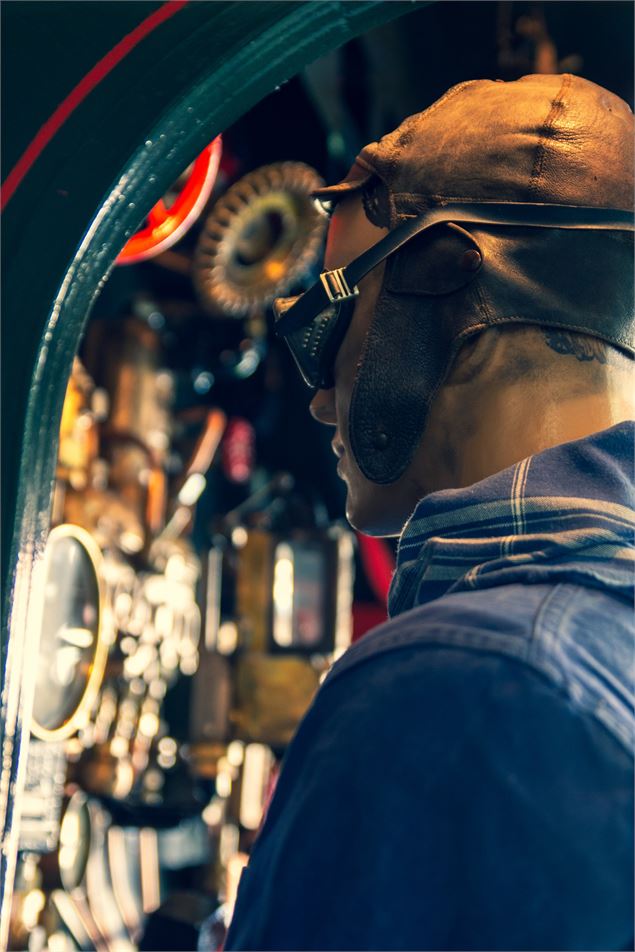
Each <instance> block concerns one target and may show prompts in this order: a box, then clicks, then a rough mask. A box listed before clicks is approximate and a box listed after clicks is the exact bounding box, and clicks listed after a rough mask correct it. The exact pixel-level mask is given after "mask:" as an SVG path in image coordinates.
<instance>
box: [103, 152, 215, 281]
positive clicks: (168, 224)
mask: <svg viewBox="0 0 635 952" xmlns="http://www.w3.org/2000/svg"><path fill="white" fill-rule="evenodd" d="M221 153H222V140H221V136H217V137H216V138H215V139H214V141H213V142H210V144H209V145H208V146H206V148H205V149H203V151H202V152H201V154H200V155H199V156H198V158H197V159H196V160H195V162H194V164H193V166H192V171H191V172H190V175H189V176H188V179H187V182H186V183H185V185H184V186H183V188H182V189H181V191H180V192H179V194H178V195H177V196H176V198H175V199H174V201H173V202H172V204H171V205H170V207H169V208H168V207H167V206H166V204H165V202H164V201H163V199H160V200H159V201H158V202H157V203H156V205H154V206H153V207H152V209H151V210H150V212H149V214H148V216H147V218H146V223H145V225H144V227H143V228H142V229H141V230H140V231H138V232H137V233H136V234H135V235H133V236H132V238H130V239H129V240H128V241H127V242H126V244H125V245H124V248H123V250H122V251H121V253H120V254H119V256H118V257H117V264H135V263H136V262H138V261H146V260H147V259H148V258H154V257H155V256H156V255H158V254H161V252H162V251H166V250H167V249H168V248H171V247H172V245H174V244H176V242H177V241H178V240H179V239H180V238H182V237H183V235H184V234H185V233H186V232H187V231H188V229H189V228H190V227H191V226H192V225H193V224H194V222H195V221H196V219H197V218H198V216H199V215H200V213H201V211H202V210H203V208H204V206H205V204H206V202H207V200H208V198H209V196H210V194H211V191H212V188H213V187H214V182H215V181H216V175H217V173H218V166H219V164H220V158H221Z"/></svg>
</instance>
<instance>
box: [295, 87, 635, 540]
mask: <svg viewBox="0 0 635 952" xmlns="http://www.w3.org/2000/svg"><path fill="white" fill-rule="evenodd" d="M632 183H633V173H632V113H631V112H630V110H629V109H628V107H627V106H626V104H625V103H623V102H622V101H621V100H619V99H618V98H617V97H615V96H613V95H612V94H611V93H609V92H607V91H606V90H603V89H601V88H600V87H598V86H595V85H594V84H592V83H589V82H587V81H585V80H581V79H576V78H575V77H572V76H564V77H563V76H560V77H557V76H528V77H524V78H523V79H522V80H519V81H517V82H516V83H498V82H496V83H494V82H489V81H476V82H473V83H464V84H460V85H459V86H457V87H454V88H453V89H451V90H450V91H449V92H448V93H447V94H446V95H445V96H444V97H442V99H441V100H439V101H438V102H437V103H435V104H434V105H433V106H431V107H430V108H429V109H428V110H426V111H425V112H423V113H421V114H418V115H416V116H413V117H410V118H409V119H407V120H406V121H405V122H404V123H403V124H402V125H401V126H400V127H399V128H398V129H397V130H396V131H395V132H394V133H391V134H390V135H388V136H386V137H384V138H383V139H382V140H380V142H378V143H373V144H371V145H370V146H367V147H366V148H365V149H364V150H362V152H361V153H360V156H359V157H358V159H357V161H356V163H355V165H354V167H353V169H352V170H351V173H349V176H348V177H347V179H346V180H345V181H344V182H343V183H340V185H338V186H334V187H332V188H331V189H325V190H323V191H322V193H321V194H322V196H323V197H328V198H330V199H336V200H337V201H338V204H337V206H336V210H335V212H334V215H333V218H332V222H331V229H330V232H329V239H328V244H327V253H326V261H325V266H326V268H327V269H328V270H329V271H331V270H333V269H341V268H343V267H344V266H346V265H348V264H349V262H350V261H351V260H352V259H355V258H356V257H357V256H358V255H359V254H360V253H361V252H363V251H365V250H366V249H367V248H369V247H372V246H373V245H375V243H376V242H377V241H378V239H380V238H381V237H382V236H384V235H387V234H390V235H397V234H398V233H399V231H400V230H401V231H403V230H404V228H405V229H409V228H410V224H408V223H414V224H415V227H417V228H418V227H419V225H418V224H417V223H418V222H422V223H423V225H424V226H425V225H426V221H425V220H426V216H428V217H429V216H430V214H431V213H432V214H437V215H438V214H439V212H441V214H442V213H443V209H445V208H448V209H449V208H451V209H452V210H453V211H452V215H453V216H455V217H454V220H452V218H450V217H448V220H447V221H445V222H442V223H437V224H434V225H433V226H432V227H426V228H425V230H422V231H421V233H420V234H418V235H417V236H416V237H414V238H411V239H409V240H408V241H407V242H406V243H404V245H403V247H401V248H400V249H399V250H398V251H397V252H396V253H394V254H389V255H388V257H386V258H385V261H384V262H383V263H382V264H381V265H379V266H377V267H375V268H374V269H373V270H370V272H369V273H368V274H367V276H366V277H365V278H364V279H363V280H362V281H360V282H359V291H360V294H359V297H357V298H356V299H355V300H354V302H352V301H350V302H348V307H349V310H350V311H352V307H353V303H354V312H353V316H352V320H351V323H350V327H349V328H348V331H347V333H346V336H345V337H344V339H343V342H342V343H341V345H339V339H337V335H335V338H336V339H337V343H338V345H339V350H338V351H337V357H336V359H335V387H334V389H332V390H324V389H322V390H320V391H318V393H317V394H316V396H315V398H314V400H313V403H312V409H313V412H314V415H315V416H317V417H318V418H319V419H321V420H323V421H324V422H330V423H335V424H336V425H337V430H336V437H335V441H334V443H335V447H336V449H337V450H338V453H339V452H341V451H342V450H343V451H344V454H343V461H342V462H341V463H340V464H339V467H340V472H341V475H342V476H343V477H344V479H345V480H346V482H347V486H348V489H349V496H348V514H349V518H351V521H352V522H353V524H355V525H357V527H358V528H361V529H365V530H366V531H371V532H374V533H384V534H392V533H396V532H399V531H400V529H401V527H402V525H403V523H404V522H405V520H406V519H407V517H408V515H409V514H410V512H411V511H412V509H413V508H414V505H415V504H416V502H417V501H418V499H420V498H421V497H422V496H423V495H425V494H426V493H427V492H430V491H433V490H435V489H440V488H451V487H452V486H456V485H465V484H466V483H465V480H467V481H471V482H473V481H475V473H476V474H477V475H476V478H481V477H482V476H486V475H488V474H489V472H494V471H495V468H496V467H497V468H501V464H502V465H509V464H511V462H513V461H514V458H509V453H502V454H498V457H499V458H497V459H493V458H491V459H490V464H491V466H490V468H489V471H488V466H487V465H485V466H483V465H480V466H479V465H477V466H475V465H474V460H473V457H474V452H470V451H468V447H469V445H470V443H474V440H476V444H475V446H476V448H477V449H478V447H479V446H480V447H481V455H483V453H485V454H486V455H488V456H489V457H493V456H496V455H497V454H496V453H493V452H492V448H491V446H490V448H489V449H488V448H487V447H486V444H487V443H488V441H487V440H485V439H484V436H483V428H484V424H487V426H489V429H490V432H491V431H492V430H493V429H495V428H496V426H497V423H498V422H501V423H502V416H504V417H505V420H506V423H505V425H506V427H507V428H508V429H509V426H510V419H509V406H508V403H509V401H510V400H511V402H512V405H515V404H517V405H518V410H517V412H516V413H515V415H514V414H512V419H513V420H515V425H516V426H517V427H518V434H517V438H516V440H515V442H516V451H517V452H519V453H520V454H521V455H516V456H515V459H520V458H523V455H527V453H524V454H523V450H525V449H526V450H527V451H528V453H531V452H536V451H537V449H538V448H544V446H542V445H541V443H544V441H545V439H546V437H545V434H544V432H543V434H542V436H541V438H540V439H539V440H538V447H536V442H535V441H534V442H530V441H529V442H528V441H527V440H525V439H523V435H524V434H526V433H527V432H531V431H532V429H533V427H532V425H531V422H530V417H531V412H532V406H534V407H535V406H536V400H537V398H538V397H539V396H542V397H543V398H544V397H546V395H547V394H549V395H550V400H551V404H550V405H551V407H552V411H553V410H554V408H555V410H556V411H557V409H558V406H560V408H561V409H560V417H562V416H563V413H564V411H565V406H564V404H563V401H565V400H566V397H565V390H563V389H562V388H563V386H564V385H565V383H566V382H567V381H568V383H567V387H568V390H566V392H568V393H572V392H574V391H575V390H576V387H577V392H578V393H581V392H583V391H584V388H585V387H586V388H587V391H588V393H591V392H595V393H598V392H600V390H601V389H602V388H601V386H600V384H599V379H598V375H597V373H596V372H595V371H596V368H593V372H594V374H595V376H594V377H593V382H592V383H591V379H590V376H589V371H590V367H589V364H590V362H589V361H588V360H587V361H586V364H587V366H586V368H585V369H584V371H582V366H581V365H582V363H585V362H584V361H580V360H577V359H575V356H574V359H573V363H571V362H570V366H569V368H568V369H567V371H566V372H565V371H564V370H563V369H562V368H556V367H555V365H554V364H553V361H554V360H555V359H556V356H557V355H558V353H559V352H560V353H562V350H563V345H562V341H560V342H558V341H557V340H556V337H555V336H554V335H558V334H560V335H562V334H565V335H566V334H568V335H569V344H571V341H575V339H576V337H575V335H578V334H580V333H582V334H588V335H590V336H589V339H590V340H591V342H592V344H594V345H596V346H597V348H600V350H597V353H598V354H600V351H601V353H602V354H603V355H606V353H608V351H607V349H606V347H605V345H607V344H608V345H612V348H609V349H610V350H611V353H614V354H615V356H614V358H611V361H610V365H611V366H612V365H613V364H615V365H616V366H618V365H619V366H620V367H621V366H622V363H621V358H620V354H619V352H620V350H621V351H623V352H624V353H631V354H632V353H633V352H634V341H633V320H632V318H633V314H632V287H631V283H630V282H629V270H630V272H631V273H632V250H631V248H630V247H629V244H628V242H627V241H625V240H624V239H625V237H627V236H626V235H625V231H624V229H625V228H626V227H628V226H627V225H625V221H626V220H627V219H628V216H625V215H624V214H622V216H621V219H619V216H617V217H618V219H619V220H618V221H617V222H616V221H615V216H613V218H611V216H610V215H609V216H607V215H605V214H604V213H602V212H601V211H599V209H602V208H604V209H607V208H608V209H622V210H625V209H629V208H630V207H632V188H633V184H632ZM475 203H476V204H475ZM489 203H495V204H489ZM501 203H503V204H502V205H501ZM562 206H574V212H573V216H572V217H571V216H570V214H569V211H568V210H567V208H564V209H563V208H562ZM589 206H591V208H589ZM501 208H502V209H503V211H502V212H501ZM466 209H467V211H466ZM474 209H476V210H477V211H479V214H480V217H479V215H474V214H472V217H471V218H470V210H474ZM488 209H491V213H490V215H489V216H488V214H487V212H488ZM492 215H493V218H491V216H492ZM501 215H502V218H501ZM603 215H604V218H602V216H603ZM496 216H498V217H496ZM554 216H555V217H554ZM598 216H599V217H598ZM505 217H507V218H508V219H509V221H507V222H506V224H504V225H500V226H499V225H498V224H493V223H494V222H501V221H504V219H505ZM490 219H491V220H490ZM510 225H511V227H510ZM554 225H556V226H557V227H553V226H554ZM536 226H539V227H536ZM545 226H546V227H545ZM571 226H573V227H571ZM631 227H632V226H631ZM610 228H612V229H613V231H608V230H607V229H610ZM352 268H353V270H354V268H355V265H353V266H352ZM360 273H361V272H360ZM345 277H346V273H345ZM336 278H337V276H336ZM631 280H632V279H631ZM338 282H339V278H337V280H336V292H335V293H336V296H337V294H339V293H341V292H340V291H339V290H338V289H337V288H338ZM344 288H345V289H346V281H345V282H344ZM306 297H307V298H309V297H310V295H307V296H306ZM337 306H338V305H337V303H336V304H335V305H334V307H337ZM330 326H332V324H329V322H328V320H327V319H326V318H325V317H322V318H321V319H320V320H319V321H315V322H314V323H313V325H311V327H312V330H311V333H310V334H309V335H308V336H307V335H306V333H305V337H304V338H303V340H304V342H305V343H306V344H307V346H308V349H311V352H312V353H315V352H318V351H319V342H320V340H325V339H328V328H329V327H330ZM537 327H540V328H550V329H551V331H550V333H551V334H552V341H551V343H552V344H553V345H554V346H549V345H548V343H547V338H546V337H545V333H544V332H543V331H538V330H537ZM325 328H326V334H325ZM501 328H508V330H507V331H506V332H505V333H501V332H500V329H501ZM534 328H536V329H534ZM283 333H284V332H283ZM572 335H573V336H572ZM296 337H297V334H296ZM599 342H603V344H600V343H599ZM297 344H298V342H297V340H296V352H297ZM301 345H302V342H300V346H301ZM576 346H577V345H576ZM613 348H615V351H613ZM305 349H306V348H305ZM565 350H566V346H565ZM572 353H573V352H572ZM504 354H505V355H506V356H505V357H503V355H504ZM530 354H531V359H530V358H529V355H530ZM296 355H297V354H296ZM523 355H524V356H523ZM603 359H604V357H603ZM625 359H627V358H625ZM573 364H578V365H579V366H577V367H576V374H575V375H574V376H576V379H578V383H577V384H575V385H573V382H572V370H571V367H573ZM596 364H597V367H600V366H604V367H605V368H606V367H608V366H609V364H607V363H606V360H605V363H604V364H600V362H599V359H598V361H596ZM511 366H513V367H515V368H516V369H515V373H516V375H517V382H518V380H520V379H521V377H522V379H523V386H524V391H523V393H524V397H523V396H522V395H521V394H520V393H519V392H518V386H516V387H515V388H512V390H513V392H512V390H510V387H511V386H512V384H513V382H514V381H513V379H512V377H510V367H511ZM496 367H498V376H496V373H495V372H494V369H495V368H496ZM521 367H524V368H525V373H524V375H520V368H521ZM538 367H540V368H541V369H540V372H538ZM477 370H478V372H477ZM530 370H531V372H529V371H530ZM580 372H583V375H586V378H588V379H587V384H584V385H581V384H580V382H579V378H580ZM606 372H607V371H606V370H605V371H604V375H605V376H606ZM501 375H502V376H501ZM519 375H520V376H519ZM512 376H513V375H512ZM591 376H593V374H592V375H591ZM486 380H487V387H489V389H490V391H491V393H490V397H491V399H490V401H489V402H490V404H491V405H490V407H489V412H490V413H492V412H493V413H495V414H496V417H495V418H492V419H490V420H489V421H484V420H483V419H482V415H480V416H479V415H478V413H477V414H476V415H475V412H476V411H475V406H476V404H481V403H482V402H483V398H484V397H485V396H486V395H487V389H483V388H484V381H486ZM497 380H498V381H499V383H500V382H501V381H503V380H504V381H505V386H503V387H502V389H501V387H498V389H497V387H496V381H497ZM529 380H531V381H533V383H532V385H531V386H529V385H528V381H529ZM479 387H480V389H479ZM572 387H573V390H572ZM581 387H582V389H581ZM598 387H599V390H598ZM495 392H498V393H499V398H498V401H499V402H498V405H497V403H496V399H495V398H494V393H495ZM503 392H504V393H505V400H506V401H507V402H506V403H505V404H504V405H501V404H500V400H501V399H502V397H501V394H502V393H503ZM479 395H480V396H479ZM477 396H478V399H477ZM571 410H572V407H571V405H570V401H569V403H568V411H569V412H571ZM580 410H581V407H580V406H578V411H580ZM540 412H541V413H542V417H543V418H544V417H545V415H546V416H547V417H549V418H550V423H549V426H550V428H551V429H552V430H553V429H554V423H553V412H550V413H547V412H546V410H545V409H544V408H542V410H541V411H540ZM589 412H590V410H589V407H587V410H586V413H587V415H588V413H589ZM594 412H595V411H594ZM591 415H593V414H591ZM574 416H575V414H574ZM600 416H601V414H600ZM523 417H524V419H523ZM598 422H599V424H600V425H599V426H597V427H596V428H597V429H601V428H602V427H603V425H610V423H606V422H604V423H603V422H602V421H601V420H600V419H599V417H598ZM613 422H614V421H613ZM475 430H476V431H477V432H478V433H479V434H480V437H479V438H478V439H477V438H476V436H475ZM574 430H575V426H574ZM563 432H564V433H565V436H564V439H567V438H570V439H573V438H575V436H569V437H567V436H566V432H569V431H565V430H563V428H562V427H561V428H560V429H559V433H558V434H555V433H554V434H552V436H554V437H555V438H554V439H553V442H562V441H564V440H563V438H562V435H563ZM588 432H591V431H588ZM578 435H580V434H578ZM509 440H510V433H505V434H502V433H501V441H504V442H506V443H509ZM489 442H490V444H491V440H490V441H489ZM478 455H479V453H478V452H477V453H476V456H478ZM512 457H513V453H512ZM468 460H472V462H471V463H469V464H468V463H466V461H468ZM491 467H494V468H491ZM479 473H480V475H479ZM461 474H462V475H461Z"/></svg>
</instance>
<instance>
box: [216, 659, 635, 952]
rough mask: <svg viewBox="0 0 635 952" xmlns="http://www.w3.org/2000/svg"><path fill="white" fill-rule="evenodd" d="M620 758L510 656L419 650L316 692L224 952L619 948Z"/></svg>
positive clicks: (628, 849) (624, 757)
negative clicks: (258, 950)
mask: <svg viewBox="0 0 635 952" xmlns="http://www.w3.org/2000/svg"><path fill="white" fill-rule="evenodd" d="M632 791H633V774H632V758H631V756H629V754H628V753H627V752H626V751H625V750H624V749H623V748H622V747H621V746H620V745H619V744H618V742H617V741H616V740H615V739H614V738H613V737H612V735H610V734H609V733H608V732H607V731H606V730H605V729H604V728H603V727H602V726H601V725H600V724H599V723H597V722H596V721H595V720H594V719H593V718H592V717H591V716H589V715H588V714H586V713H582V712H580V711H579V710H577V709H576V708H575V706H574V705H573V704H572V703H571V701H570V700H569V699H568V698H567V697H566V696H565V695H564V694H563V693H561V691H560V690H559V689H557V688H555V687H554V686H553V685H551V683H550V682H548V681H547V680H546V679H544V678H543V677H542V676H540V675H538V674H536V673H534V672H533V671H532V670H530V669H528V668H526V667H524V666H523V665H522V664H521V663H520V662H517V661H515V660H510V659H508V658H503V657H498V656H496V655H492V654H485V653H479V652H477V651H474V650H464V649H452V648H450V649H449V648H445V647H444V648H440V647H435V646H417V647H414V648H413V647H410V648H407V649H402V650H398V651H393V652H391V653H390V654H384V655H382V656H380V657H375V658H371V659H369V660H368V661H366V662H364V663H362V664H360V665H358V666H357V667H354V668H351V669H349V670H348V671H346V672H345V673H343V674H342V676H341V677H339V678H335V679H334V681H333V682H332V683H330V684H329V683H327V684H326V685H325V686H324V688H323V689H322V690H321V691H320V692H319V694H318V696H317V698H316V700H315V702H314V705H313V707H312V708H311V710H310V711H309V713H308V715H307V717H306V718H305V720H304V722H303V724H302V725H301V727H300V729H299V731H298V733H297V735H296V737H295V739H294V741H293V743H292V745H291V747H290V749H289V751H288V753H287V757H286V761H285V764H284V766H283V770H282V773H281V777H280V780H279V784H278V789H277V791H276V794H275V796H274V799H273V802H272V804H271V807H270V810H269V815H268V817H267V821H266V823H265V825H264V828H263V830H262V833H261V835H260V838H259V840H258V842H257V844H256V846H255V849H254V852H253V854H252V858H251V860H250V864H249V866H248V868H247V870H246V871H245V873H244V874H243V879H242V881H241V886H240V889H239V894H238V899H237V904H236V909H235V913H234V919H233V921H232V925H231V927H230V931H229V935H228V938H227V942H226V945H225V948H226V949H227V950H238V949H245V950H256V949H263V950H264V949H276V950H283V949H297V950H300V949H323V950H327V949H334V950H335V949H339V950H347V949H348V950H353V949H364V950H372V949H385V950H388V949H400V950H407V949H418V950H424V949H437V950H440V949H457V950H458V949H461V950H468V949H490V950H496V949H528V950H540V949H559V950H565V949H585V950H591V949H603V950H606V949H625V948H632V947H633V946H632V939H633V901H632V897H633V855H632V854H633V846H632V844H633V796H632Z"/></svg>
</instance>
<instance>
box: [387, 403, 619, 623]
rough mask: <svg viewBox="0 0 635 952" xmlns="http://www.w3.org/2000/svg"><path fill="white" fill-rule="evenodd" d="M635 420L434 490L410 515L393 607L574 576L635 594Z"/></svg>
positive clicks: (401, 543)
mask: <svg viewBox="0 0 635 952" xmlns="http://www.w3.org/2000/svg"><path fill="white" fill-rule="evenodd" d="M634 458H635V423H633V422H627V423H620V424H618V425H617V426H614V427H611V428H610V429H608V430H604V431H602V432H601V433H595V434H593V435H592V436H589V437H586V438H585V439H582V440H576V441H575V442H572V443H565V444H562V445H560V446H554V447H552V448H551V449H548V450H545V452H543V453H540V454H538V455H536V456H530V457H528V458H527V459H524V460H521V461H520V462H519V463H516V464H515V465H514V466H511V467H510V468H509V469H505V470H503V471H501V472H500V473H496V474H495V475H493V476H490V477H488V478H487V479H484V480H482V481H481V482H479V483H475V484H474V485H473V486H469V487H467V488H465V489H450V490H445V491H443V492H438V493H432V494H431V495H430V496H426V498H425V499H423V500H422V501H421V502H420V503H419V505H418V506H417V508H416V509H415V511H414V513H413V515H412V516H411V518H410V519H409V521H408V522H407V523H406V526H405V527H404V530H403V532H402V535H401V539H400V541H399V549H398V553H397V569H396V572H395V575H394V577H393V580H392V585H391V588H390V593H389V597H388V609H389V614H390V616H391V617H394V616H395V615H398V614H400V613H402V612H404V611H406V610H408V609H410V608H414V607H415V606H417V605H423V604H426V603H427V602H430V601H432V600H433V599H435V598H439V597H440V596H441V595H444V594H446V593H449V592H457V591H469V590H474V589H480V588H488V587H493V586H497V585H503V584H508V583H510V584H511V583H524V584H532V583H549V582H556V581H572V582H577V583H578V584H582V585H588V586H589V585H590V586H594V587H599V588H610V589H613V590H615V591H616V593H618V594H620V595H622V596H623V597H626V598H632V595H633V564H634V562H635V546H634V538H635V518H634V514H633V513H634V509H635V486H634V485H633V461H634Z"/></svg>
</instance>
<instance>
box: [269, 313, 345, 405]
mask: <svg viewBox="0 0 635 952" xmlns="http://www.w3.org/2000/svg"><path fill="white" fill-rule="evenodd" d="M297 300H299V298H297V297H295V298H277V299H276V300H275V301H274V303H273V310H274V314H275V317H276V320H279V319H280V318H281V317H282V316H283V314H285V313H286V312H287V311H288V310H289V308H290V307H292V306H293V305H294V304H295V302H296V301H297ZM354 307H355V305H354V302H353V301H341V302H338V303H335V304H330V305H329V306H328V307H325V308H324V309H323V310H322V311H320V312H319V313H318V314H317V315H316V316H315V317H314V318H313V320H312V321H311V323H310V324H307V325H306V326H305V327H300V328H299V329H298V330H297V331H292V332H291V333H290V334H287V335H285V338H284V339H285V341H286V342H287V344H288V347H289V350H290V351H291V354H292V356H293V359H294V360H295V362H296V364H297V366H298V370H299V371H300V373H301V374H302V378H303V380H304V382H305V383H306V384H307V385H308V386H309V387H312V388H313V389H316V390H328V389H330V388H331V387H333V386H334V385H335V380H334V376H333V368H334V364H335V358H336V356H337V352H338V350H339V348H340V345H341V343H342V340H343V339H344V335H345V334H346V331H347V330H348V327H349V324H350V321H351V317H352V315H353V310H354Z"/></svg>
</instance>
